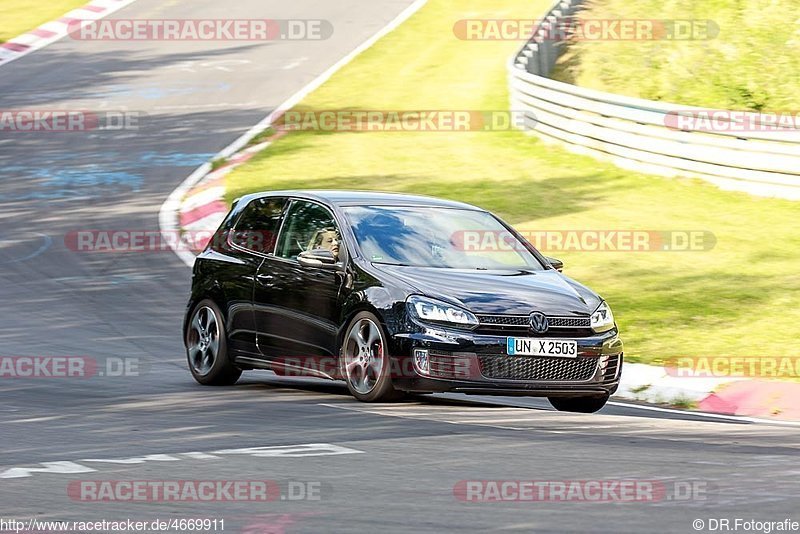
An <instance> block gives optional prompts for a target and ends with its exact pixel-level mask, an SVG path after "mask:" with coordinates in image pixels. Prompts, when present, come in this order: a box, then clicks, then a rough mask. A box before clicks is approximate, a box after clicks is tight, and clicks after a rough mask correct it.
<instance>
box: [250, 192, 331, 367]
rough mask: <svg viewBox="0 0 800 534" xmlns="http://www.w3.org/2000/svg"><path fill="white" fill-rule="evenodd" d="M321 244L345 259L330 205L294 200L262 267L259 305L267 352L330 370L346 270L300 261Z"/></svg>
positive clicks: (282, 359)
mask: <svg viewBox="0 0 800 534" xmlns="http://www.w3.org/2000/svg"><path fill="white" fill-rule="evenodd" d="M318 248H325V249H328V250H331V251H332V252H334V253H335V255H336V257H337V259H338V261H339V263H342V262H343V258H340V257H339V225H338V224H337V223H336V220H335V218H334V216H333V214H332V212H331V211H330V210H329V209H328V208H326V207H325V206H323V205H321V204H319V203H316V202H313V201H309V200H293V201H292V202H291V205H290V206H289V208H288V210H287V212H286V215H285V217H284V220H283V223H282V226H281V231H280V234H279V236H278V242H277V245H276V247H275V252H274V254H272V255H270V256H268V257H267V258H266V259H265V260H264V262H263V263H262V264H261V266H260V268H259V270H258V275H257V276H256V283H255V291H254V298H253V299H254V310H255V317H256V328H257V330H258V346H259V349H260V350H261V352H262V353H263V354H264V355H265V357H267V358H268V359H271V360H272V361H273V362H277V363H288V364H290V365H294V366H301V367H304V368H306V369H308V370H311V371H313V370H322V373H323V374H330V373H328V371H330V370H332V365H333V363H334V362H335V356H336V354H337V353H338V347H337V340H336V336H337V332H338V328H339V320H340V304H341V303H340V298H341V290H342V285H343V280H344V277H343V274H342V271H341V270H340V269H335V268H331V267H330V266H328V267H313V266H303V265H301V264H300V263H299V262H298V260H297V256H298V255H299V254H300V253H301V252H303V251H308V250H313V249H318ZM343 248H344V247H343ZM342 252H344V250H343V251H342ZM309 374H312V375H313V374H316V373H314V372H310V373H309Z"/></svg>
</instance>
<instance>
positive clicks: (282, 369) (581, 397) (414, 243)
mask: <svg viewBox="0 0 800 534" xmlns="http://www.w3.org/2000/svg"><path fill="white" fill-rule="evenodd" d="M561 267H562V266H561V263H560V262H559V261H558V260H555V259H552V258H546V257H544V256H542V254H541V253H539V251H537V250H536V249H535V248H534V247H533V246H532V245H531V244H530V243H528V242H527V241H526V240H525V239H524V238H523V237H522V236H520V235H519V234H518V233H517V232H516V231H515V230H514V229H513V228H512V227H511V226H509V225H507V224H506V223H504V222H503V221H501V220H500V219H499V218H497V217H496V216H494V215H492V214H491V213H489V212H487V211H485V210H483V209H480V208H477V207H475V206H471V205H468V204H462V203H459V202H452V201H447V200H439V199H435V198H429V197H422V196H412V195H402V194H390V193H377V192H357V191H278V192H268V193H258V194H252V195H248V196H245V197H242V198H240V199H238V200H237V201H236V202H234V205H233V208H232V209H231V211H230V213H229V214H228V216H227V217H226V219H225V220H224V222H223V223H222V225H221V226H220V228H219V230H218V231H217V232H216V234H215V236H214V237H213V238H212V240H211V242H210V243H209V245H208V246H207V247H206V249H205V250H204V251H203V252H202V253H201V254H200V255H199V256H198V258H197V261H196V262H195V265H194V270H193V279H192V295H191V298H190V300H189V304H188V308H187V313H186V318H185V321H184V340H185V344H186V348H187V356H188V360H189V368H190V369H191V372H192V375H193V376H194V378H195V379H196V380H197V381H198V382H200V383H201V384H210V385H224V384H233V383H234V382H236V380H237V379H238V378H239V376H240V375H241V373H242V371H243V370H248V369H266V370H272V371H274V372H276V373H277V374H279V375H300V376H314V377H321V378H328V379H334V380H344V381H345V382H346V383H347V387H348V388H349V390H350V392H351V393H352V394H353V396H355V397H356V398H357V399H359V400H362V401H386V400H390V399H393V398H396V397H398V396H401V395H402V394H403V393H404V392H414V393H431V392H444V391H451V392H462V393H475V394H495V395H530V396H545V397H548V398H549V400H550V402H551V404H552V405H553V406H554V407H555V408H557V409H559V410H567V411H577V412H594V411H597V410H599V409H600V408H602V407H603V405H604V404H605V403H606V401H607V400H608V398H609V396H610V395H611V394H612V393H614V391H615V390H616V389H617V386H618V384H619V377H620V372H621V368H622V341H621V340H620V338H619V336H618V332H617V327H616V324H615V322H614V318H613V315H612V313H611V309H610V308H609V306H608V304H607V303H606V302H605V301H603V299H602V298H600V297H599V296H598V295H597V294H596V293H594V292H593V291H591V290H589V289H588V288H586V287H585V286H583V285H581V284H579V283H578V282H576V281H574V280H572V279H570V278H569V277H567V276H566V275H564V274H562V273H561Z"/></svg>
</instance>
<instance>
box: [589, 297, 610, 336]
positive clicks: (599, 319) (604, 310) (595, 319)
mask: <svg viewBox="0 0 800 534" xmlns="http://www.w3.org/2000/svg"><path fill="white" fill-rule="evenodd" d="M612 328H614V314H612V313H611V308H610V307H609V306H608V304H607V303H605V302H603V303H602V304H600V306H599V307H598V308H597V309H596V310H595V311H594V313H593V314H592V330H594V331H595V332H597V333H598V334H599V333H600V332H608V331H609V330H611V329H612Z"/></svg>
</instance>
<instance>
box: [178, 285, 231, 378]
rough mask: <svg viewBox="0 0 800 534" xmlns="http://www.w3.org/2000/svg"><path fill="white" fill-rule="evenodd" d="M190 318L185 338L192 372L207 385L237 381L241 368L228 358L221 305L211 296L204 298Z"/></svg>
mask: <svg viewBox="0 0 800 534" xmlns="http://www.w3.org/2000/svg"><path fill="white" fill-rule="evenodd" d="M191 318H192V319H191V320H190V321H189V323H188V324H187V325H186V332H184V337H183V339H184V344H185V345H186V358H187V360H188V362H189V370H190V371H191V372H192V376H193V377H194V379H195V380H197V382H199V383H200V384H203V385H204V386H230V385H232V384H235V383H236V381H237V380H239V377H240V376H242V370H241V369H239V368H238V367H236V366H235V365H233V363H231V361H230V360H229V359H228V342H227V336H226V330H225V323H224V322H223V319H222V312H221V311H220V309H219V307H218V306H217V305H216V304H214V302H213V301H211V300H208V299H205V300H202V301H200V302H199V303H198V304H197V306H195V307H194V310H192V314H191Z"/></svg>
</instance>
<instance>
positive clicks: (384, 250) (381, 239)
mask: <svg viewBox="0 0 800 534" xmlns="http://www.w3.org/2000/svg"><path fill="white" fill-rule="evenodd" d="M344 212H345V213H346V214H347V217H348V218H349V219H350V224H351V226H352V228H353V232H354V234H355V237H356V241H357V242H358V246H359V248H360V249H361V252H362V254H363V255H364V256H365V257H366V259H367V260H369V261H371V262H373V263H380V264H388V265H407V266H415V267H439V268H446V269H487V270H489V269H492V270H494V269H526V270H543V269H544V267H543V266H542V264H541V263H540V262H539V261H538V260H537V259H536V257H535V256H534V255H533V254H532V253H531V252H530V251H529V250H528V249H527V248H526V247H525V245H524V244H523V243H521V242H520V241H519V240H518V239H517V238H516V237H515V236H514V235H513V234H512V233H511V232H509V231H508V230H507V229H506V227H505V226H503V224H501V223H500V221H498V220H497V219H496V218H495V217H494V216H492V215H491V214H489V213H486V212H483V211H477V210H468V209H453V208H438V207H397V206H381V207H372V206H352V207H346V208H344Z"/></svg>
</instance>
